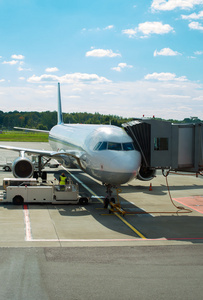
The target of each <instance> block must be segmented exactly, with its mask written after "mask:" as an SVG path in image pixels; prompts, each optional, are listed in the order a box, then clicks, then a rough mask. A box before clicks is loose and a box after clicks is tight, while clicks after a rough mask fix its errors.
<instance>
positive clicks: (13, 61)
mask: <svg viewBox="0 0 203 300" xmlns="http://www.w3.org/2000/svg"><path fill="white" fill-rule="evenodd" d="M17 63H18V61H17V60H11V61H3V62H2V64H3V65H5V64H8V65H16V64H17Z"/></svg>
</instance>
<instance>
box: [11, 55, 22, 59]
mask: <svg viewBox="0 0 203 300" xmlns="http://www.w3.org/2000/svg"><path fill="white" fill-rule="evenodd" d="M11 58H13V59H19V60H22V59H24V58H25V56H23V55H21V54H19V55H16V54H13V55H11Z"/></svg>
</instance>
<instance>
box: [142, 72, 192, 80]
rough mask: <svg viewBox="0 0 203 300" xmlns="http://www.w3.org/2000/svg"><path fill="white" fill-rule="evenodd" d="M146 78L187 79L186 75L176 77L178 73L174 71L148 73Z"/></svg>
mask: <svg viewBox="0 0 203 300" xmlns="http://www.w3.org/2000/svg"><path fill="white" fill-rule="evenodd" d="M145 79H146V80H158V81H171V80H172V81H173V80H175V81H187V78H186V76H181V77H176V74H174V73H164V72H162V73H156V72H154V73H152V74H147V75H146V76H145Z"/></svg>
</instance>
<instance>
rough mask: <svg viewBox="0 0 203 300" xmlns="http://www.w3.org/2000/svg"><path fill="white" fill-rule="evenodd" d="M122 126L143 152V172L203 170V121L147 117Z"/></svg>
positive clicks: (136, 146) (137, 147) (197, 171)
mask: <svg viewBox="0 0 203 300" xmlns="http://www.w3.org/2000/svg"><path fill="white" fill-rule="evenodd" d="M122 126H123V128H124V129H125V130H126V132H127V133H128V135H130V136H131V138H132V139H133V141H134V144H135V148H136V150H138V151H140V152H141V155H142V166H141V172H142V171H143V172H144V173H146V172H147V171H148V172H150V170H151V171H153V170H156V169H162V170H163V169H170V170H174V171H184V172H194V173H199V172H201V171H202V170H203V123H195V124H173V123H170V122H167V121H158V120H155V119H145V118H143V119H136V120H134V121H132V122H129V123H125V124H122ZM143 180H146V179H143Z"/></svg>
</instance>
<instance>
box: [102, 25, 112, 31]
mask: <svg viewBox="0 0 203 300" xmlns="http://www.w3.org/2000/svg"><path fill="white" fill-rule="evenodd" d="M113 28H114V25H109V26H106V27H105V28H104V30H111V29H113Z"/></svg>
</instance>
